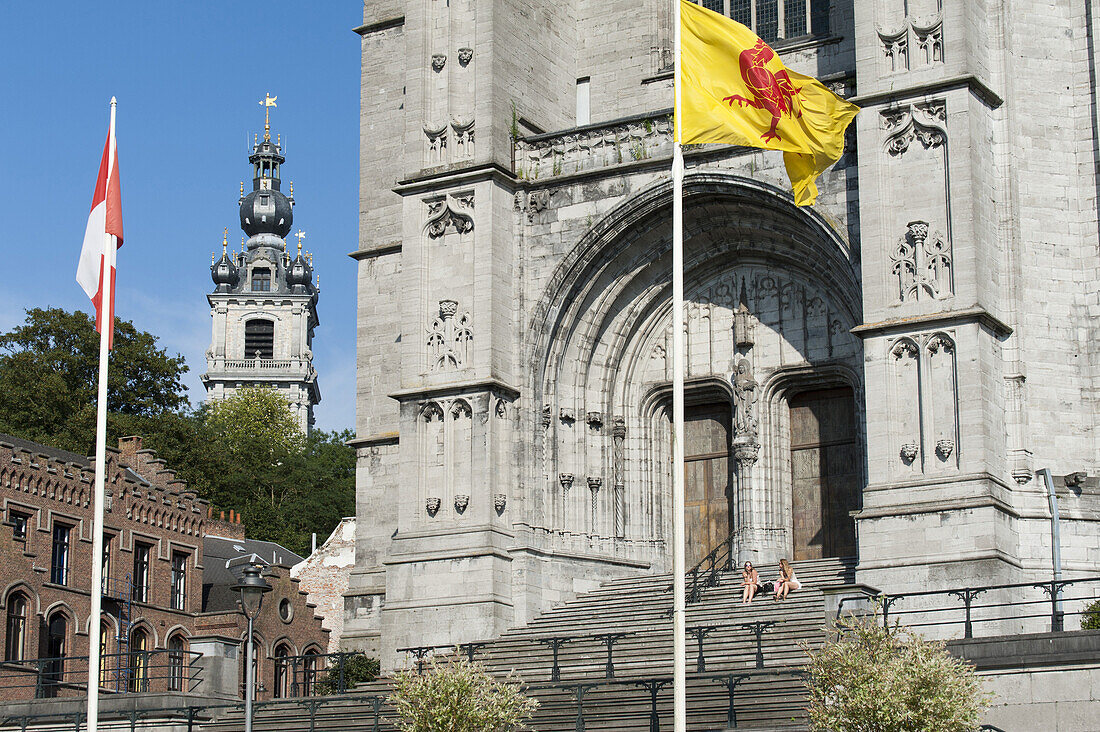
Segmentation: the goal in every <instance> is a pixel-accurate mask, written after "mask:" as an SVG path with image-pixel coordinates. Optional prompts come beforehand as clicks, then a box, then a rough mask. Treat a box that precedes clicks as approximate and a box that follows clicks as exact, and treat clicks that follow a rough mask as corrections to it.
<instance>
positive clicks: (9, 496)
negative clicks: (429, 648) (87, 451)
mask: <svg viewBox="0 0 1100 732" xmlns="http://www.w3.org/2000/svg"><path fill="white" fill-rule="evenodd" d="M106 475H107V478H106V486H105V492H106V501H105V521H104V558H103V576H104V582H103V613H102V617H101V619H100V622H99V624H98V627H93V624H92V623H91V621H90V619H89V612H90V603H91V597H90V594H89V586H88V583H89V578H90V576H91V562H92V504H91V500H92V490H93V478H94V464H93V460H92V459H90V458H88V457H84V456H81V455H77V454H75V453H71V452H67V451H64V450H59V449H56V448H52V447H48V446H45V445H40V444H37V443H33V442H29V441H26V440H22V439H19V438H16V437H11V436H7V435H0V510H2V512H3V520H4V525H3V528H4V532H3V534H2V535H0V615H2V617H3V619H4V623H3V650H4V656H3V664H2V669H3V671H2V673H0V687H3V688H5V691H4V693H5V694H8V693H9V690H10V693H11V694H13V695H14V697H13V698H19V697H26V696H35V695H36V694H37V695H38V696H43V695H46V696H77V695H82V694H83V690H84V684H85V683H86V679H87V677H86V673H87V661H86V658H84V659H82V658H81V657H86V656H87V654H88V651H89V642H90V638H92V637H95V638H98V640H99V644H100V650H101V653H102V654H103V655H104V658H105V660H104V662H103V666H102V668H103V671H102V673H101V677H102V682H101V683H102V685H103V687H104V689H106V690H118V691H121V690H126V689H129V690H150V691H169V692H171V691H180V692H184V691H188V690H193V688H192V687H193V686H194V683H193V682H194V679H193V678H192V674H193V672H194V670H195V661H196V659H195V653H194V651H193V650H192V648H191V647H192V644H193V643H195V642H196V640H198V639H200V638H203V637H205V636H209V635H220V636H228V637H229V638H230V639H231V640H233V641H237V640H239V639H240V638H241V637H243V635H244V630H243V617H241V616H240V614H239V613H237V612H236V611H235V608H234V607H232V606H231V605H230V604H229V603H228V601H227V600H226V599H225V598H226V597H227V596H228V594H229V589H228V588H229V586H230V585H232V584H233V583H234V582H235V579H234V577H233V575H232V574H230V573H228V572H226V571H225V570H224V559H222V558H221V555H220V554H217V553H216V552H215V554H217V556H214V555H209V554H208V551H209V549H208V547H209V545H210V543H211V542H214V543H221V542H218V541H217V540H216V539H214V538H213V537H208V536H207V534H208V532H210V531H217V532H218V533H220V534H225V535H228V536H230V537H232V538H234V539H239V540H240V541H242V542H243V543H244V544H245V545H252V544H256V542H249V541H247V540H245V539H244V528H243V527H242V526H241V525H240V524H239V523H235V522H232V521H229V522H227V521H220V520H217V519H213V518H211V517H210V516H209V515H208V514H209V506H208V504H207V502H206V501H204V500H202V499H200V498H198V497H197V496H196V495H195V494H194V493H193V492H192V491H190V490H188V487H187V485H186V483H184V482H183V481H181V480H179V479H177V478H176V475H175V472H174V471H172V470H171V469H169V468H168V467H167V466H166V464H165V462H164V460H161V459H159V458H157V456H156V453H155V452H153V451H152V450H144V449H142V446H141V438H140V437H127V438H123V439H121V440H119V446H118V449H113V448H108V454H107V473H106ZM224 541H225V540H222V542H224ZM260 544H266V543H264V542H260ZM271 546H274V545H271ZM269 548H270V547H264V550H265V552H266V554H267V556H263V557H262V558H263V559H264V560H265V561H267V562H269V563H271V564H272V566H271V567H270V568H269V569H268V574H269V575H270V577H269V579H268V581H269V583H270V584H272V586H273V588H274V591H273V592H271V593H269V595H268V598H267V600H266V601H265V604H264V607H263V610H262V613H261V616H260V618H259V619H258V621H257V628H258V629H259V630H260V632H261V633H262V634H263V638H264V639H265V641H266V640H269V641H270V642H267V643H265V644H264V645H262V646H261V647H260V657H261V659H266V658H267V657H268V656H274V655H275V654H276V653H278V652H284V651H285V650H287V649H292V650H293V651H294V652H295V653H294V655H297V654H298V653H303V652H305V651H307V650H315V651H322V650H323V649H324V648H325V646H326V644H327V631H324V630H322V628H321V627H320V619H319V618H315V617H314V616H313V613H312V612H311V608H309V607H308V606H307V605H306V604H305V594H304V593H301V592H299V591H298V589H297V584H296V582H294V581H292V580H291V579H290V578H289V565H290V564H291V563H293V562H292V561H290V560H295V557H296V555H291V554H289V553H288V552H286V551H285V550H282V548H281V547H279V550H281V551H282V552H283V553H284V554H285V555H288V556H286V557H285V558H284V557H281V556H279V554H278V551H276V553H275V556H274V559H275V560H277V561H272V555H271V552H270V551H267V549H269ZM279 561H282V562H283V565H285V566H283V565H280V564H279ZM295 561H296V560H295ZM218 562H221V565H220V567H221V568H220V569H218V568H215V567H214V566H213V564H212V563H215V564H216V563H218ZM210 595H216V596H218V597H220V598H223V599H222V601H221V602H220V604H217V605H216V606H213V607H210V608H208V607H207V606H208V605H210V604H212V603H210V602H208V599H207V598H208V596H210ZM283 607H290V608H292V610H291V611H290V614H289V617H290V621H286V622H284V621H283V620H282V619H280V616H279V610H280V608H283ZM234 616H236V617H234ZM238 619H239V620H240V622H237V621H238ZM215 626H216V627H215ZM215 631H216V632H215ZM277 631H280V632H277ZM93 633H94V634H95V635H94V636H93V635H92V634H93ZM287 639H290V640H289V641H288V640H287ZM280 642H281V643H282V645H281V646H280V645H279V644H280ZM41 659H55V660H53V661H49V662H43V661H41ZM264 667H265V662H264V660H260V668H261V670H262V669H264ZM43 678H45V679H46V680H47V681H49V682H51V683H49V684H47V686H48V687H49V688H48V689H46V690H45V692H43V689H41V688H39V689H37V690H36V688H35V687H36V684H38V685H39V686H41V682H42V680H43ZM261 681H262V679H261ZM266 686H267V687H269V688H270V689H271V690H272V691H265V692H264V693H265V694H271V693H273V690H274V689H275V688H276V685H275V684H274V679H273V680H272V683H269V684H267V685H266Z"/></svg>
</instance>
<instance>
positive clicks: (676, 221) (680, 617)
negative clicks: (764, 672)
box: [672, 0, 687, 732]
mask: <svg viewBox="0 0 1100 732" xmlns="http://www.w3.org/2000/svg"><path fill="white" fill-rule="evenodd" d="M672 6H673V8H674V10H673V15H672V27H673V35H672V39H673V40H672V58H673V89H674V94H675V100H674V106H673V120H674V122H675V124H674V129H675V140H674V143H673V152H672V635H673V638H672V726H673V730H674V732H686V730H687V670H686V660H687V640H686V637H685V628H684V625H685V615H686V606H685V602H684V592H685V587H684V572H685V569H686V568H685V567H684V151H683V148H682V147H681V145H680V134H679V130H680V72H681V68H680V0H674V2H673V3H672Z"/></svg>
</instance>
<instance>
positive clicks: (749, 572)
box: [741, 562, 760, 605]
mask: <svg viewBox="0 0 1100 732" xmlns="http://www.w3.org/2000/svg"><path fill="white" fill-rule="evenodd" d="M741 586H742V587H743V588H744V591H743V592H742V593H741V604H742V605H748V604H749V603H750V602H752V598H753V597H755V596H756V591H757V590H758V589H760V575H759V574H758V573H757V571H756V567H754V566H752V562H745V568H744V569H743V570H742V571H741Z"/></svg>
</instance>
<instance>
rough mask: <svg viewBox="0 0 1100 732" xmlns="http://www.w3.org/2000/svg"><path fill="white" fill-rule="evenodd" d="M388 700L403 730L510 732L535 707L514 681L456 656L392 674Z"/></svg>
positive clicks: (534, 703) (516, 728) (423, 731)
mask: <svg viewBox="0 0 1100 732" xmlns="http://www.w3.org/2000/svg"><path fill="white" fill-rule="evenodd" d="M390 703H391V704H393V706H394V707H395V708H396V709H397V714H398V717H399V719H398V722H397V726H398V727H399V728H400V729H401V730H402V731H403V732H511V731H512V730H519V729H525V728H526V725H525V723H526V721H527V720H528V719H530V717H531V715H532V714H533V713H534V711H535V709H536V708H537V707H538V702H537V701H535V700H534V699H531V698H530V697H528V696H527V695H525V694H524V693H523V691H522V690H521V689H520V686H519V684H517V683H510V682H508V681H499V680H497V679H495V678H494V677H492V676H491V675H489V674H488V673H487V672H486V671H485V670H484V669H483V668H482V667H481V666H479V665H478V664H476V663H470V662H469V661H467V660H465V659H457V658H452V659H449V660H447V661H444V662H442V663H436V662H435V661H434V660H433V661H432V664H431V667H430V668H429V669H428V670H427V671H426V672H425V673H424V674H417V673H416V672H415V671H403V672H401V673H399V674H397V675H396V677H395V678H394V691H393V694H391V695H390Z"/></svg>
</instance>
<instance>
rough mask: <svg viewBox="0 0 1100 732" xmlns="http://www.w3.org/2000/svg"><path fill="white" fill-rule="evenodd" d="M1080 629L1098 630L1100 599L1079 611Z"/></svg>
mask: <svg viewBox="0 0 1100 732" xmlns="http://www.w3.org/2000/svg"><path fill="white" fill-rule="evenodd" d="M1081 630H1100V600H1096V601H1094V602H1092V603H1090V604H1089V606H1088V607H1086V608H1085V610H1084V612H1083V613H1081Z"/></svg>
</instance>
